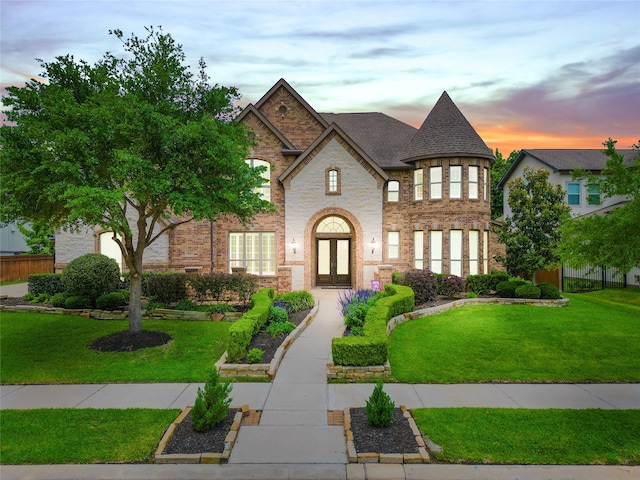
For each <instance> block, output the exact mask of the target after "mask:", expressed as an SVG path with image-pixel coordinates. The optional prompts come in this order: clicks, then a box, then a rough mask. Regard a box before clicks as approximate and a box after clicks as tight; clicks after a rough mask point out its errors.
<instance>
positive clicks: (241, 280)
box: [228, 273, 258, 306]
mask: <svg viewBox="0 0 640 480" xmlns="http://www.w3.org/2000/svg"><path fill="white" fill-rule="evenodd" d="M228 289H229V290H230V291H232V292H233V293H235V295H236V297H237V300H238V302H240V303H241V304H242V305H243V306H247V305H249V303H250V302H251V297H252V295H254V294H255V293H256V292H257V291H258V278H257V277H256V276H255V275H246V274H243V273H232V274H231V275H230V276H229V287H228Z"/></svg>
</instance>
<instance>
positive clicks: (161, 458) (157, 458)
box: [153, 405, 249, 463]
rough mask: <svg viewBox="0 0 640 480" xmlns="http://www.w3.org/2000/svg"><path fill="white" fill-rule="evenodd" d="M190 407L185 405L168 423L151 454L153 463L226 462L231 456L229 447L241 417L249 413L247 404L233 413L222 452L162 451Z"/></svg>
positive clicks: (233, 441)
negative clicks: (170, 422)
mask: <svg viewBox="0 0 640 480" xmlns="http://www.w3.org/2000/svg"><path fill="white" fill-rule="evenodd" d="M191 408H192V407H187V408H185V409H184V410H182V412H181V413H180V415H178V417H177V418H176V419H175V421H174V422H173V423H172V424H171V425H169V428H167V430H166V431H165V432H164V435H163V436H162V439H161V440H160V443H159V444H158V448H157V449H156V453H155V454H154V456H153V462H154V463H226V462H228V461H229V457H230V456H231V449H232V448H233V445H234V443H235V441H236V438H237V436H238V430H240V425H241V423H242V417H244V416H247V415H248V414H249V405H243V406H242V409H241V410H240V411H239V412H237V413H236V414H235V416H234V417H233V423H232V424H231V427H230V428H229V433H227V436H226V438H225V440H224V451H223V452H222V453H219V452H203V453H167V454H164V453H162V452H163V451H164V449H165V448H167V444H168V443H169V441H170V440H171V437H172V436H173V432H175V430H176V428H177V426H178V424H179V423H180V422H182V421H183V420H184V419H185V417H186V416H187V415H188V414H189V412H190V411H191Z"/></svg>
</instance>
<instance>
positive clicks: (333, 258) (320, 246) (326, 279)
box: [316, 238, 351, 286]
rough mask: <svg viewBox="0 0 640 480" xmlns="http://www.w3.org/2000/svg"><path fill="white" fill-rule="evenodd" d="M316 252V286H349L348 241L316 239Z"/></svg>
mask: <svg viewBox="0 0 640 480" xmlns="http://www.w3.org/2000/svg"><path fill="white" fill-rule="evenodd" d="M317 252H318V259H317V260H318V272H317V275H316V284H317V285H320V286H322V285H325V286H327V285H328V286H334V285H344V286H348V285H351V240H350V239H339V238H331V239H318V240H317Z"/></svg>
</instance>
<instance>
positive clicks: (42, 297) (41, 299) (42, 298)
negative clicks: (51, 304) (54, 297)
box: [33, 293, 51, 303]
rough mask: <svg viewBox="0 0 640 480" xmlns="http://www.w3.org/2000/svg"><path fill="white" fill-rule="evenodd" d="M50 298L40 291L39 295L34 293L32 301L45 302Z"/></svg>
mask: <svg viewBox="0 0 640 480" xmlns="http://www.w3.org/2000/svg"><path fill="white" fill-rule="evenodd" d="M50 298H51V295H49V294H48V293H41V294H40V295H36V298H34V299H33V303H46V302H48V301H49V299H50Z"/></svg>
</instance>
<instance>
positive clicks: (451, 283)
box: [438, 275, 465, 298]
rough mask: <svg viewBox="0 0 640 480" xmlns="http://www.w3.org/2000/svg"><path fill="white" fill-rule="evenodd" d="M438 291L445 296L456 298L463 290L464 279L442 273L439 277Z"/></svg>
mask: <svg viewBox="0 0 640 480" xmlns="http://www.w3.org/2000/svg"><path fill="white" fill-rule="evenodd" d="M438 287H439V288H438V293H439V294H440V295H443V296H445V297H449V298H456V297H458V296H460V294H461V293H462V292H464V288H465V283H464V280H463V279H462V278H460V277H458V276H457V275H443V276H442V277H440V278H439V286H438Z"/></svg>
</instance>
